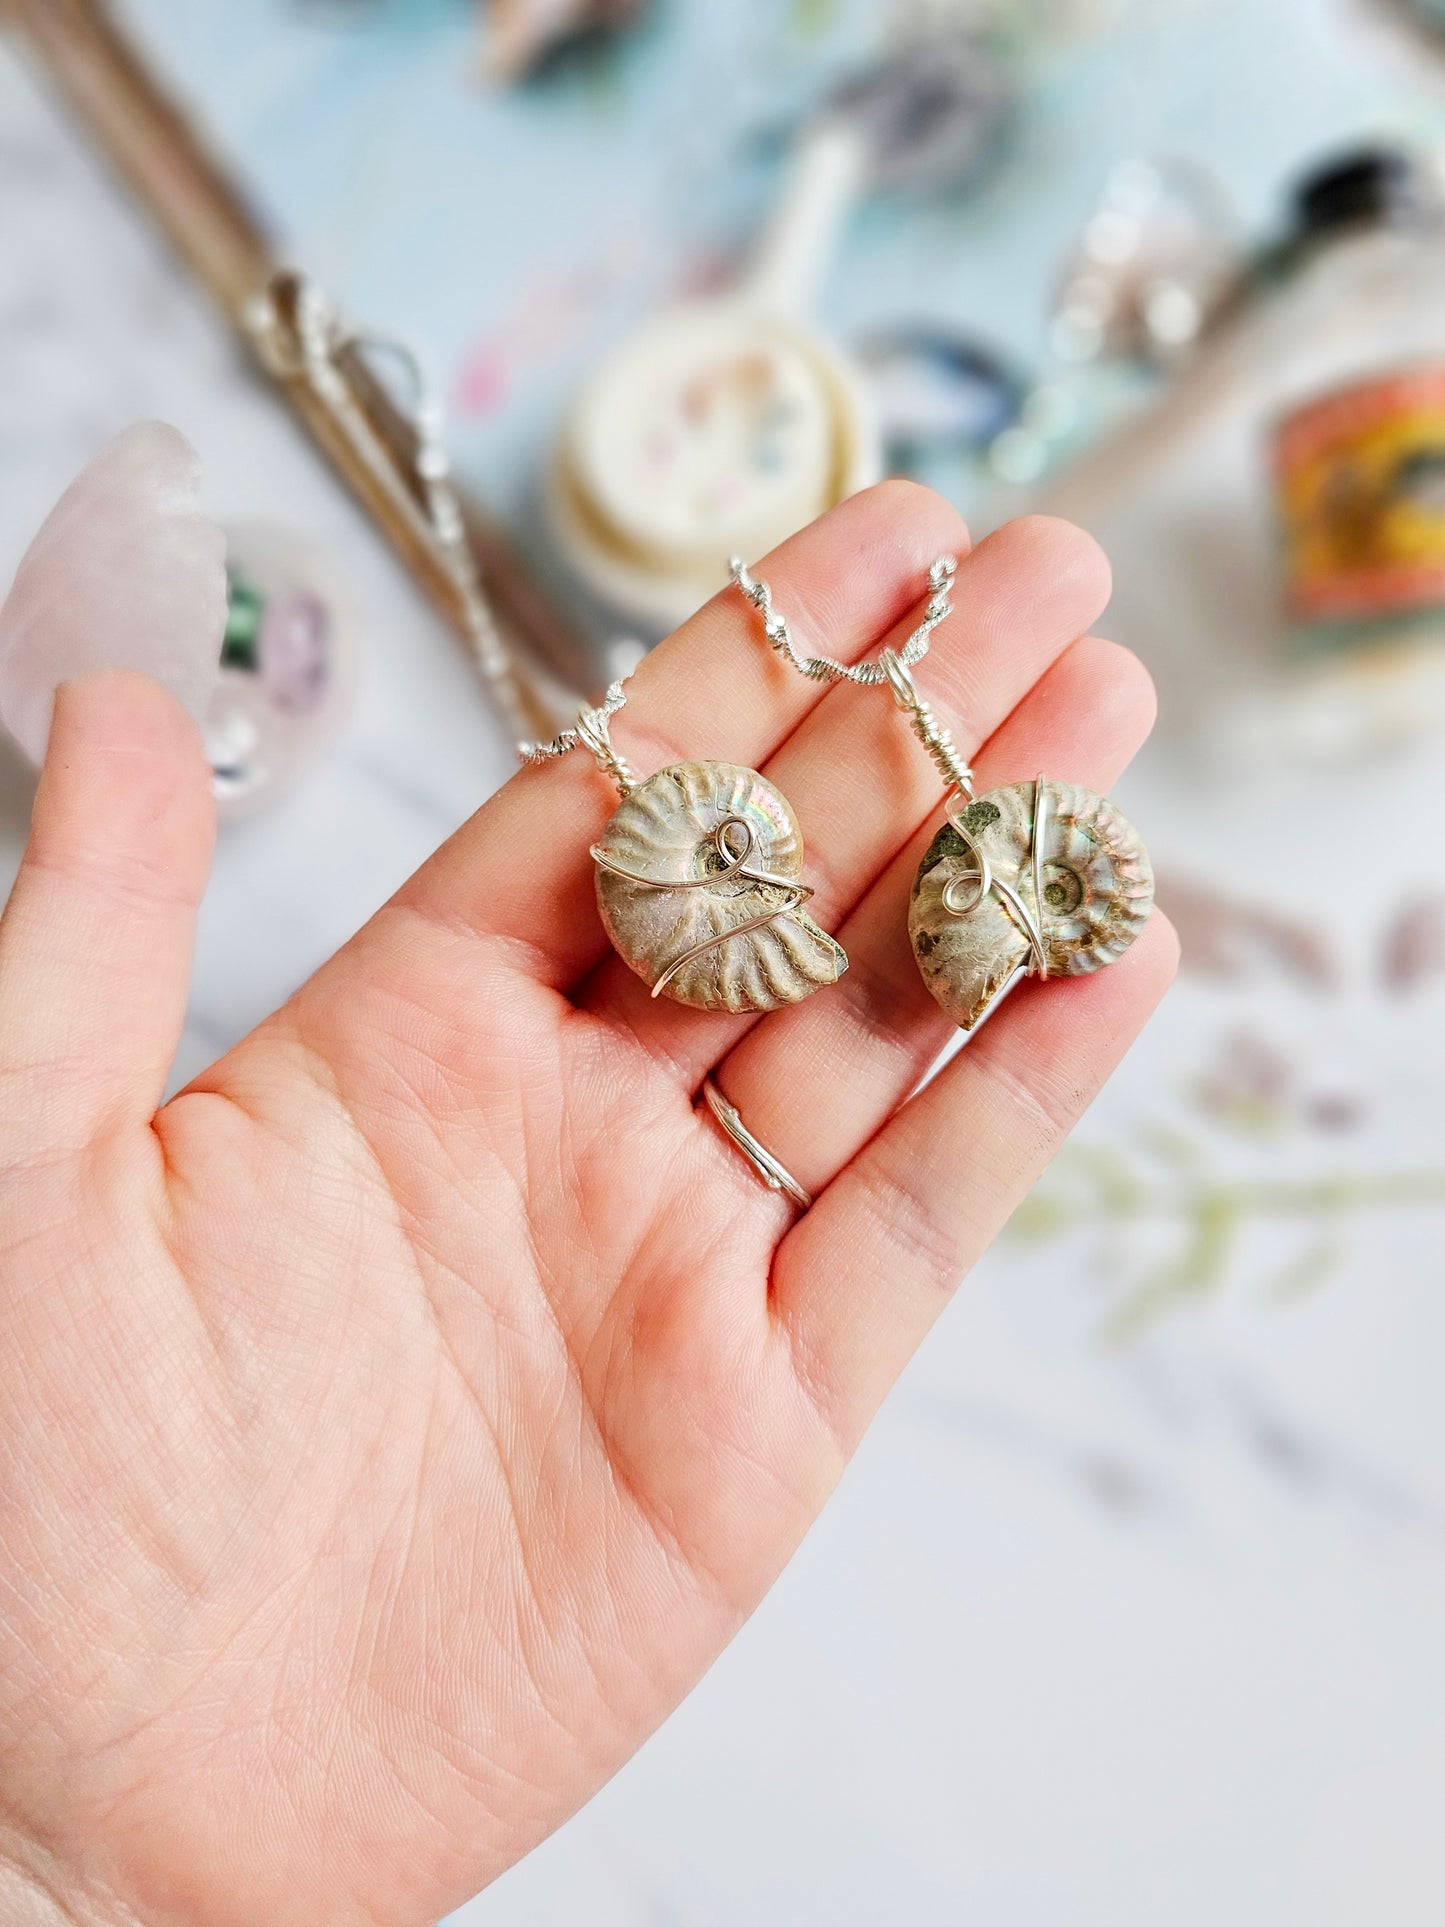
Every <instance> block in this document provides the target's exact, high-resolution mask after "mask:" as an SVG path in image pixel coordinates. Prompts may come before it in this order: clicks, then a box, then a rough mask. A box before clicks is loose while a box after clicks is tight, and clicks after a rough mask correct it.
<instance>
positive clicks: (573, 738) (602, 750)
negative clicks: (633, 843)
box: [517, 682, 637, 796]
mask: <svg viewBox="0 0 1445 1927" xmlns="http://www.w3.org/2000/svg"><path fill="white" fill-rule="evenodd" d="M626 701H627V691H626V690H625V689H624V688H623V686H622V683H620V682H614V683H610V684H609V685H608V689H607V694H606V695H605V696H604V697H603V699H602V701H601V702H600V703H599V704H598V705H597V706H596V707H595V708H593V707H592V706H591V705H590V704H589V705H586V706H584V707H583V708H582V709H580V710H579V711H578V712H577V721H576V723H575V724H574V725H573V727H572V728H571V729H564V730H563V731H562V733H561V735H560V736H554V737H553V738H552V740H551V742H550V743H518V745H517V754H518V756H520V757H521V759H522V761H523V762H524V763H545V762H548V761H550V760H551V758H553V757H554V756H566V755H567V754H568V752H569V751H571V750H574V749H577V748H579V747H580V748H583V749H589V750H591V752H592V754H593V756H594V757H595V758H596V761H597V767H598V768H599V769H600V770H601V771H602V773H603V775H604V776H610V777H611V778H612V780H613V782H614V783H615V784H616V785H617V787H618V789H619V790H620V791H621V793H622V794H623V795H624V796H627V795H628V794H629V793H630V792H631V791H633V790H635V789H636V788H637V772H636V770H634V769H633V767H632V765H631V764H630V763H629V762H628V760H627V758H626V757H625V756H624V755H623V754H622V753H621V751H620V750H618V749H616V748H615V747H614V746H613V742H612V731H611V728H610V724H611V721H612V718H613V717H614V716H615V715H616V714H617V712H618V710H619V709H621V708H622V707H623V706H624V705H625V704H626Z"/></svg>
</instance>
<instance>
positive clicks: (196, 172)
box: [0, 0, 590, 735]
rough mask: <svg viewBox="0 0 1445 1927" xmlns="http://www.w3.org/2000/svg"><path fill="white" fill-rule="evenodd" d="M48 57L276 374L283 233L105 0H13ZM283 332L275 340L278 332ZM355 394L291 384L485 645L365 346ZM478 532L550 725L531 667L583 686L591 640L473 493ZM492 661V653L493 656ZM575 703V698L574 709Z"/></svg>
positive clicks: (526, 708)
mask: <svg viewBox="0 0 1445 1927" xmlns="http://www.w3.org/2000/svg"><path fill="white" fill-rule="evenodd" d="M0 22H4V23H5V24H8V25H10V26H12V27H14V28H15V29H16V30H17V31H18V33H19V35H20V37H21V39H22V40H23V42H24V43H25V45H26V46H27V47H28V49H29V50H30V52H31V53H32V54H33V55H34V56H35V57H36V59H37V62H38V64H39V65H40V66H41V67H42V69H43V70H44V71H45V73H46V74H47V76H48V77H49V79H50V80H51V81H52V82H53V83H54V85H55V86H56V87H57V89H58V90H59V92H60V93H61V94H62V95H63V96H64V98H65V99H66V100H67V102H68V103H69V105H70V106H71V107H72V109H73V110H74V111H75V113H76V115H77V117H78V119H79V120H80V121H81V122H82V123H83V125H84V126H85V127H86V128H87V130H88V131H89V132H90V133H91V134H92V135H93V136H94V137H95V138H96V140H97V141H98V143H99V144H100V145H101V147H102V148H103V149H104V150H105V152H106V154H107V155H108V157H109V158H110V160H111V161H112V162H113V163H114V164H115V166H116V167H117V169H118V170H119V172H120V173H121V174H122V175H123V176H124V177H125V179H126V180H127V181H128V182H129V184H130V185H131V187H132V188H133V189H134V190H135V191H136V192H137V193H138V195H139V196H140V198H141V199H142V200H143V201H144V202H145V203H146V204H147V206H148V207H149V208H150V209H151V211H152V212H153V214H154V215H155V216H156V217H157V219H158V220H159V221H160V223H161V225H162V226H163V227H164V229H165V230H166V233H167V234H168V236H169V237H170V239H171V241H172V243H173V244H174V246H175V247H176V250H177V252H178V253H179V254H180V255H181V257H182V259H183V260H184V261H185V262H186V263H187V264H188V265H189V266H190V267H191V269H192V270H193V271H194V272H195V273H196V274H197V276H198V277H199V278H200V280H201V281H202V282H203V283H204V284H205V286H206V287H207V289H208V290H209V291H210V293H211V294H212V295H213V296H214V297H215V299H216V300H217V302H218V303H219V304H220V306H221V308H222V309H223V311H224V312H225V314H226V316H227V318H228V319H229V320H230V321H231V323H232V325H233V326H234V327H235V328H236V330H237V331H238V333H239V334H240V336H241V338H242V340H243V341H244V342H245V344H246V346H247V349H248V351H250V352H252V353H254V354H257V356H258V359H259V361H260V365H261V366H262V367H263V368H264V369H265V371H266V373H267V374H268V376H270V377H271V378H272V379H273V380H276V371H275V364H274V360H268V358H267V354H266V353H265V352H263V351H262V350H261V348H260V346H259V344H258V342H257V339H256V336H255V333H254V328H253V321H254V313H255V304H256V302H257V301H258V299H262V298H266V299H268V300H269V299H271V297H272V295H273V292H274V291H275V290H276V289H277V288H281V289H282V306H283V307H284V277H281V276H280V273H279V267H278V260H277V256H276V254H275V252H274V248H273V242H272V237H271V236H270V235H269V234H268V232H267V231H266V229H265V227H264V226H263V224H262V222H261V220H260V219H259V218H258V216H257V215H256V213H255V211H254V210H253V209H252V208H251V207H250V205H249V204H248V203H247V201H246V200H245V198H244V196H243V195H242V193H241V192H240V190H239V189H238V188H237V186H236V185H235V183H234V182H233V181H232V180H231V179H230V177H229V176H228V175H227V173H226V172H225V170H224V169H223V167H222V166H221V164H220V163H219V161H218V160H217V159H216V157H215V156H214V155H213V154H212V153H211V152H210V151H209V149H208V148H207V146H206V144H205V142H204V140H203V139H202V137H201V136H200V134H199V133H198V132H197V130H196V129H195V128H194V127H193V126H192V125H191V123H190V121H189V120H188V119H187V118H186V116H185V115H184V114H183V112H182V111H181V109H180V108H179V106H178V105H177V104H176V102H175V101H174V100H172V99H171V98H170V97H169V95H168V94H167V93H166V92H165V90H164V88H163V87H162V85H161V84H160V82H159V81H158V80H157V79H156V77H155V76H154V75H153V74H152V73H151V72H150V71H149V69H148V67H147V65H146V63H145V61H144V60H143V58H142V56H141V55H140V53H139V51H138V50H137V49H136V47H135V46H134V45H133V44H132V43H131V42H130V40H129V39H128V38H127V37H126V35H125V34H124V33H123V32H122V30H121V29H120V27H119V26H118V25H117V23H116V21H115V19H114V17H113V16H112V13H111V10H110V8H109V7H108V6H107V5H106V4H105V3H104V0H0ZM269 345H274V344H269ZM340 366H341V368H342V371H343V374H344V376H345V378H346V380H347V382H348V383H349V386H350V389H351V400H352V402H353V403H354V406H353V407H352V408H351V410H350V411H349V415H348V418H347V420H346V422H343V421H342V420H340V419H339V417H338V411H337V409H336V407H335V406H334V405H332V404H331V403H329V402H328V401H327V400H326V398H325V397H323V396H322V395H320V394H318V393H317V392H316V390H315V388H314V387H313V385H311V384H310V383H308V382H306V381H305V380H301V379H291V378H286V379H281V380H279V381H277V386H278V388H279V391H280V392H281V394H282V395H283V396H284V397H285V399H286V401H287V402H288V404H289V406H290V407H291V409H292V410H293V412H294V413H295V415H296V416H297V418H298V420H299V421H300V422H301V424H302V426H303V427H304V428H305V429H306V431H307V433H308V434H309V435H310V436H311V438H312V439H313V440H314V441H315V442H316V443H317V445H318V446H319V447H320V448H321V450H322V452H323V453H324V454H325V455H326V456H327V458H328V459H329V460H330V462H331V463H332V465H333V467H334V468H335V469H336V471H337V473H338V474H339V475H340V477H341V479H342V480H343V481H344V482H345V483H346V485H347V487H348V488H349V489H350V490H351V491H352V493H353V494H354V495H355V496H356V498H357V500H358V501H359V502H360V503H361V505H362V507H363V508H364V509H365V510H366V512H367V513H368V514H369V515H370V517H371V518H372V520H373V521H374V522H375V523H376V525H377V527H378V529H379V530H380V531H381V533H382V534H383V535H384V536H385V537H386V539H387V540H388V541H389V542H390V543H391V545H392V547H393V548H394V549H395V550H396V551H397V553H398V555H399V556H400V558H401V560H402V562H403V564H404V565H405V566H406V568H407V569H408V571H409V572H410V573H411V575H412V576H413V577H414V578H415V579H416V581H417V583H418V585H419V586H420V587H421V589H422V590H423V591H424V593H425V594H426V595H427V596H428V597H429V599H430V600H431V601H432V603H433V604H434V605H435V607H436V608H437V610H438V611H439V613H440V614H441V615H442V616H443V618H444V619H445V620H446V621H447V623H448V624H449V626H450V627H451V628H452V629H453V630H454V631H455V632H456V633H457V634H458V635H459V636H460V637H461V638H462V640H463V642H464V643H465V644H466V646H467V648H468V650H469V651H470V652H471V653H473V654H474V655H475V653H476V650H475V638H474V636H473V634H472V633H471V627H470V623H469V616H468V610H467V607H466V603H465V597H464V596H463V595H461V594H460V593H459V588H458V582H457V576H456V570H455V568H454V566H453V565H452V564H451V562H450V561H449V559H448V557H447V556H446V554H445V553H444V551H443V550H442V548H441V547H440V546H439V544H438V541H437V535H436V531H435V529H434V527H433V526H432V523H431V521H430V520H429V518H428V515H427V512H426V488H425V482H424V478H422V477H421V476H420V475H419V474H418V473H417V453H418V436H417V431H416V427H415V425H414V424H413V423H412V422H410V421H408V420H407V418H406V416H405V415H404V413H403V411H402V410H400V409H399V408H398V407H397V405H396V403H395V401H394V400H393V398H392V397H391V396H390V395H389V394H388V392H387V390H386V388H385V387H384V386H383V384H382V383H381V382H380V381H378V380H377V378H376V376H375V374H374V372H373V371H372V369H371V368H370V367H369V365H368V364H367V362H366V359H365V357H364V355H362V354H361V353H359V352H357V353H351V354H348V355H345V356H343V357H342V358H341V361H340ZM463 512H464V518H465V528H466V539H467V542H468V544H469V547H470V549H471V552H472V553H473V554H474V556H475V558H476V562H477V564H478V566H479V568H480V569H481V571H482V573H483V576H484V578H485V580H486V584H487V591H488V595H489V597H490V600H491V602H492V604H493V606H494V608H495V612H496V615H497V620H498V624H499V626H500V628H501V630H502V632H503V634H504V637H505V640H506V643H507V646H508V648H509V650H510V651H511V654H512V658H513V660H512V664H511V669H510V686H507V687H501V688H495V689H494V693H496V694H497V696H498V699H499V701H500V702H501V703H502V706H503V707H504V709H506V710H508V712H509V720H510V721H511V722H512V724H513V727H514V728H520V724H521V721H522V720H523V719H525V721H526V731H525V733H527V734H539V735H540V734H550V733H551V730H552V729H553V728H554V727H555V724H556V721H557V710H558V704H557V703H555V702H552V701H550V700H547V699H544V697H543V696H542V695H541V694H540V693H539V689H540V685H539V684H538V683H537V681H536V680H535V678H534V676H533V674H532V672H531V669H530V668H529V667H528V666H527V665H528V664H532V665H541V666H543V668H544V671H545V676H546V679H548V680H560V681H562V682H564V683H566V684H568V685H569V686H570V687H572V688H578V689H581V688H585V687H587V685H588V682H589V681H590V676H589V673H588V668H587V658H586V656H585V653H584V650H583V647H582V645H581V643H580V642H579V641H578V639H577V638H576V637H575V636H574V635H573V633H572V631H571V630H570V628H569V626H568V625H567V624H566V622H565V621H564V620H563V618H562V617H561V616H560V615H559V614H558V613H557V611H556V610H555V609H554V608H553V607H552V605H551V604H550V602H549V601H548V599H547V598H546V596H545V595H544V594H543V592H542V591H541V589H540V588H539V587H538V586H537V584H536V583H535V582H534V581H533V580H532V578H531V577H530V575H529V574H528V573H527V571H526V570H525V569H524V568H523V566H522V564H521V563H520V561H519V560H518V558H517V556H516V554H515V552H514V551H513V549H512V547H511V544H510V543H509V541H508V540H507V538H506V536H505V535H504V534H503V533H502V532H501V530H500V529H498V528H497V527H496V526H495V525H494V524H493V523H492V522H490V521H489V520H488V519H487V518H486V517H485V516H483V515H482V514H481V513H480V511H479V510H477V508H476V507H475V506H474V505H473V504H470V503H467V504H466V505H465V506H464V511H463ZM479 666H481V665H479ZM565 706H566V705H565V703H564V704H563V705H562V707H564V708H565Z"/></svg>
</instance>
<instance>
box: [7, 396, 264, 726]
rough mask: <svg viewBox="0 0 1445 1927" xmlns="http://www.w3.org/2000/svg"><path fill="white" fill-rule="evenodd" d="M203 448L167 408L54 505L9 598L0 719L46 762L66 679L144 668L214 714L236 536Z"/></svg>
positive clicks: (118, 442)
mask: <svg viewBox="0 0 1445 1927" xmlns="http://www.w3.org/2000/svg"><path fill="white" fill-rule="evenodd" d="M200 482H201V463H200V457H199V456H198V455H197V454H196V451H195V450H194V449H193V448H192V447H191V445H190V443H189V442H188V441H187V440H186V438H185V437H184V436H183V435H182V434H180V433H179V432H178V431H177V430H176V429H174V428H170V427H168V426H167V425H166V424H165V423H164V422H141V423H139V424H137V425H136V426H135V427H134V428H128V429H127V430H126V431H125V432H124V434H121V435H118V436H117V437H116V439H115V440H114V441H113V442H110V443H108V444H107V446H106V447H105V448H103V449H102V450H101V451H100V453H99V454H98V455H97V456H96V457H95V459H94V461H92V462H91V463H90V464H89V466H88V467H86V468H85V469H83V470H82V471H81V473H80V474H79V475H78V476H77V477H76V479H75V481H73V482H72V483H71V485H70V487H69V488H68V489H67V490H66V492H65V494H64V495H62V496H61V498H60V500H59V502H58V503H57V504H56V506H55V508H54V509H53V510H52V511H51V513H50V516H49V518H48V519H47V520H46V522H45V524H44V526H43V527H42V529H41V530H40V533H39V534H38V535H37V536H36V538H35V540H34V541H33V542H32V543H31V545H30V548H29V549H28V550H27V552H26V554H25V557H24V559H23V561H22V562H21V564H20V567H19V569H18V570H17V571H16V574H15V582H14V586H13V587H12V588H11V591H10V594H9V597H8V598H7V600H6V602H5V605H4V608H3V609H0V721H3V723H4V725H5V727H6V728H7V729H8V730H9V731H10V733H11V735H12V736H14V737H15V739H16V741H17V742H18V743H19V744H20V746H21V748H22V749H23V750H24V751H25V752H26V754H27V755H28V756H30V757H31V758H32V759H33V760H34V761H35V762H37V763H38V762H40V761H41V760H42V759H43V757H44V755H45V744H46V741H47V738H48V737H49V734H50V712H51V708H52V706H53V704H54V700H55V691H56V688H57V687H58V686H59V684H61V683H62V682H66V681H68V680H69V679H70V678H72V677H75V676H82V675H84V674H86V672H87V671H89V670H93V669H138V670H142V671H143V672H144V673H145V674H146V675H148V676H153V677H154V678H155V679H156V681H157V682H159V683H163V684H164V685H165V687H166V688H167V689H169V690H170V691H171V692H172V694H173V695H175V696H177V697H178V698H179V699H180V701H181V702H183V703H184V704H185V706H186V708H187V709H188V710H189V711H190V712H191V714H192V715H193V716H194V717H195V718H196V719H197V721H198V722H199V721H201V720H203V719H204V717H205V714H206V710H207V708H208V706H209V704H210V700H211V697H212V695H213V693H214V691H215V687H216V679H217V675H218V673H219V666H220V657H221V638H222V635H223V633H224V630H225V625H226V542H225V537H224V536H223V535H222V533H221V531H220V530H219V529H218V528H217V527H216V525H215V523H214V522H212V521H211V520H210V519H209V518H208V517H207V516H205V515H203V514H202V513H201V510H200V507H199V505H198V495H199V490H200Z"/></svg>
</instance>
